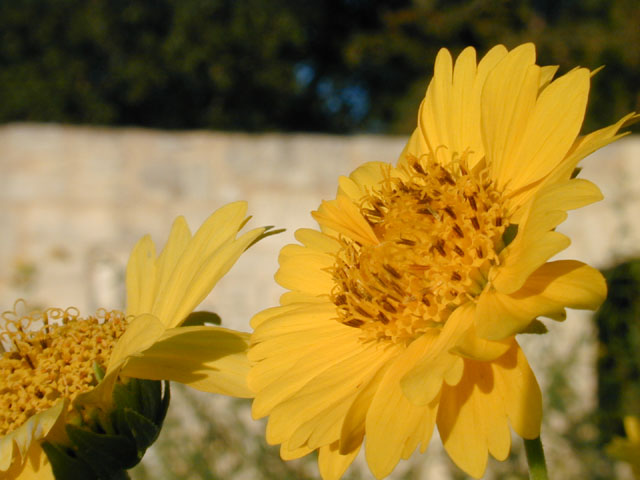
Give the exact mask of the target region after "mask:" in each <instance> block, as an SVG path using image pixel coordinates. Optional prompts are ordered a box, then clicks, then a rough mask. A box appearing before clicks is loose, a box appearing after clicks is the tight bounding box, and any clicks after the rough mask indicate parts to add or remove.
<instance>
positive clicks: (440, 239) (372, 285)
mask: <svg viewBox="0 0 640 480" xmlns="http://www.w3.org/2000/svg"><path fill="white" fill-rule="evenodd" d="M465 162H466V156H465V155H462V158H458V157H456V160H455V163H453V164H452V167H451V168H450V169H449V168H445V167H443V166H442V165H441V164H440V163H438V162H436V161H435V159H433V158H432V157H430V156H428V155H425V156H423V157H421V159H420V160H418V159H416V158H409V159H408V162H407V163H406V166H403V167H401V168H402V170H403V172H402V175H399V176H393V175H392V174H391V173H390V172H387V174H388V176H387V177H385V181H383V182H381V183H380V185H379V186H376V187H370V190H369V193H368V194H367V195H365V196H364V197H363V199H362V200H361V203H360V211H361V213H362V215H363V217H364V218H365V220H366V221H367V222H368V223H369V225H371V228H372V229H373V231H374V233H375V235H376V237H377V238H378V239H379V240H380V242H379V243H378V244H376V245H371V246H363V245H361V244H359V243H357V242H356V241H354V240H351V239H349V238H348V237H341V238H340V239H339V241H340V243H341V248H340V249H339V251H338V252H337V253H336V261H335V264H334V266H333V269H332V270H331V272H332V275H333V278H334V281H335V285H336V287H335V289H334V292H333V293H332V296H331V298H332V301H333V302H334V304H335V305H336V311H337V315H338V321H340V322H341V323H342V324H344V325H346V326H349V327H353V328H358V329H360V331H361V332H362V339H363V340H364V341H367V340H375V341H391V342H396V343H405V344H407V343H410V342H412V341H413V340H414V339H415V338H417V336H419V335H420V334H422V333H424V332H426V331H427V330H429V329H431V328H438V329H440V328H442V326H443V325H444V324H445V323H446V321H447V319H448V317H449V315H450V314H451V312H452V311H453V310H455V308H457V306H459V305H462V304H463V303H465V302H468V301H472V299H474V298H475V295H477V294H479V292H480V291H481V290H482V286H483V285H482V284H480V283H479V282H482V281H486V280H485V279H486V278H487V273H488V269H489V268H491V265H496V264H497V263H498V260H499V259H498V253H499V252H498V251H496V248H497V247H496V246H497V245H502V243H501V242H500V241H499V240H500V239H501V238H502V234H503V233H504V230H505V229H506V227H507V226H508V217H507V212H506V210H505V208H504V207H503V206H502V201H503V197H502V194H501V193H500V192H499V191H497V190H496V189H495V188H494V187H493V186H492V184H491V182H490V181H487V180H486V179H487V178H488V176H487V173H486V171H485V170H481V169H477V168H476V170H474V171H471V169H469V168H468V166H467V165H466V163H465ZM478 279H481V280H478Z"/></svg>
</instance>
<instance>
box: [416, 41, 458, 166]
mask: <svg viewBox="0 0 640 480" xmlns="http://www.w3.org/2000/svg"><path fill="white" fill-rule="evenodd" d="M451 76H452V59H451V54H450V53H449V51H448V50H447V49H445V48H442V49H440V51H439V52H438V54H437V55H436V61H435V64H434V67H433V79H432V80H431V82H430V83H429V87H428V88H427V93H426V95H425V98H424V103H423V105H422V107H421V109H420V116H419V120H418V125H419V127H420V128H421V130H422V133H423V135H424V138H425V139H426V142H427V144H428V145H429V151H430V152H435V151H436V150H437V149H438V147H440V146H441V145H444V146H447V147H448V146H449V145H450V143H451V142H450V141H449V135H448V132H450V131H451V130H452V128H451V127H452V119H451V115H450V111H451V108H450V107H451V83H452V81H451ZM423 153H426V152H423Z"/></svg>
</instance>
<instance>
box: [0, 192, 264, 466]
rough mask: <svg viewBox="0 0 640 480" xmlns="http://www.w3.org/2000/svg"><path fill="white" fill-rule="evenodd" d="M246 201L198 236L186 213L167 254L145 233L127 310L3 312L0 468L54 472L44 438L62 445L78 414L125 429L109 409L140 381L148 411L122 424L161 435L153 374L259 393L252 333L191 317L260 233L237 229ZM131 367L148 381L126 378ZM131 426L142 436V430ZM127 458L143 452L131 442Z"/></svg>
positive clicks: (160, 400)
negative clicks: (254, 385)
mask: <svg viewBox="0 0 640 480" xmlns="http://www.w3.org/2000/svg"><path fill="white" fill-rule="evenodd" d="M246 210H247V207H246V204H245V203H244V202H238V203H233V204H229V205H227V206H225V207H223V208H221V209H219V210H218V211H216V212H215V213H214V214H213V215H212V216H211V217H209V219H207V221H205V223H204V224H203V225H202V226H201V227H200V229H199V230H198V231H197V232H196V233H195V235H192V234H191V233H190V231H189V228H188V226H187V224H186V221H185V220H184V218H183V217H179V218H178V219H176V221H175V222H174V224H173V228H172V230H171V233H170V235H169V239H168V241H167V243H166V245H165V247H164V249H163V250H162V252H161V253H160V255H156V251H155V245H154V243H153V241H152V240H151V238H150V237H149V236H145V237H143V238H142V239H141V240H140V241H139V242H138V244H137V245H136V246H135V248H134V249H133V251H132V253H131V257H130V259H129V263H128V266H127V276H126V286H127V308H126V313H123V312H119V311H106V310H100V311H98V313H97V314H96V315H94V316H90V317H86V318H84V317H81V316H80V314H79V313H78V312H77V311H76V310H75V309H73V308H71V309H67V310H61V309H56V308H52V309H47V310H45V311H43V312H39V313H37V312H36V313H32V314H17V313H15V312H6V313H5V314H4V315H3V320H4V323H3V324H2V325H1V326H0V328H1V329H2V330H1V337H0V338H1V340H2V342H3V346H4V347H5V350H4V353H3V354H2V358H0V371H1V372H2V380H0V382H1V383H0V474H3V478H5V477H7V478H31V477H30V475H31V476H36V475H37V478H52V470H51V465H50V463H49V461H48V459H47V457H46V456H45V455H44V454H43V445H42V444H43V442H47V443H46V444H45V445H44V447H45V448H46V450H47V454H48V455H51V454H54V455H55V454H56V452H63V451H62V450H59V449H58V450H57V449H56V447H55V444H57V443H61V444H66V443H68V442H69V438H68V437H71V436H73V433H74V432H76V433H77V428H76V429H75V430H74V428H75V427H74V425H77V424H78V423H81V424H84V423H86V422H97V423H99V424H100V425H101V427H103V428H104V425H105V422H107V421H108V422H109V425H111V423H113V425H115V427H114V428H115V429H116V430H118V428H117V427H118V425H120V426H122V428H121V429H120V430H122V429H125V430H126V429H127V428H131V427H130V426H126V425H123V424H122V425H121V424H119V423H118V422H121V423H122V419H121V418H117V415H116V416H115V417H114V416H113V415H111V413H112V412H113V410H114V408H116V407H118V403H122V402H123V401H125V403H126V398H125V397H126V396H127V395H129V394H131V395H134V396H135V392H134V393H131V392H132V391H133V390H135V389H138V390H140V389H143V390H145V393H144V394H146V395H147V397H148V398H147V399H146V400H145V404H144V405H142V406H141V407H140V408H139V409H138V410H140V412H141V413H145V414H147V417H148V421H147V420H145V419H140V418H139V416H136V415H137V414H136V415H133V414H131V413H126V414H125V416H126V415H128V417H127V418H126V419H125V420H126V421H124V423H127V422H129V423H130V422H131V421H136V422H139V423H138V424H137V428H138V430H140V429H142V428H143V427H144V428H145V429H146V430H145V431H146V432H152V433H153V434H154V435H156V436H157V431H156V427H157V424H158V423H161V421H162V418H163V417H164V411H166V405H165V404H166V403H167V402H168V397H167V395H166V394H167V392H165V393H164V394H163V393H162V388H161V387H160V385H159V384H157V382H150V383H149V382H148V383H144V381H145V380H174V381H178V382H181V383H184V384H187V385H190V386H192V387H194V388H197V389H200V390H205V391H210V392H216V393H223V394H227V395H233V396H239V397H248V396H251V392H250V390H249V389H248V387H247V385H246V376H247V372H248V369H249V365H248V361H247V359H246V349H247V344H248V334H244V333H239V332H235V331H232V330H227V329H225V328H221V327H216V326H211V325H204V323H203V322H202V321H201V320H202V319H204V320H207V318H209V317H207V316H206V315H200V316H199V317H198V318H196V319H194V317H193V316H191V317H190V314H191V313H192V311H193V310H194V309H195V308H196V307H197V306H198V304H199V303H200V302H202V300H204V298H205V297H206V296H207V295H208V294H209V292H210V291H211V289H212V288H213V287H214V285H215V284H216V283H217V281H218V280H219V279H220V278H221V277H222V276H223V275H224V274H225V273H226V272H227V271H228V270H229V269H230V268H231V266H232V265H233V264H234V263H235V261H236V260H237V259H238V258H239V256H240V255H241V254H242V252H243V251H244V250H246V248H247V247H248V246H249V245H251V244H252V243H253V242H254V241H256V240H257V239H258V238H260V236H261V235H263V234H264V231H265V229H263V228H258V229H254V230H251V231H249V232H247V233H244V234H242V235H240V236H238V232H239V230H240V229H241V228H242V227H243V226H244V224H245V223H246V221H247V218H246ZM186 320H188V322H187V323H188V324H189V325H188V326H187V325H184V324H185V321H186ZM105 370H106V374H104V371H105ZM128 378H133V379H145V380H141V382H142V383H139V384H136V385H133V384H131V385H132V386H131V387H127V386H128V385H129V382H128V381H127V379H128ZM154 384H157V386H156V385H154ZM127 388H129V391H128V390H127ZM114 389H115V390H117V395H114ZM132 389H133V390H132ZM116 397H117V398H116ZM156 397H157V399H156ZM123 398H124V400H123ZM149 402H151V403H149ZM154 402H155V403H154ZM114 404H115V405H114ZM128 407H129V410H131V406H130V405H129V406H128ZM134 410H135V408H134ZM133 417H135V418H133ZM154 423H155V424H156V425H155V427H154V425H153V424H154ZM69 424H71V427H70V426H69ZM69 428H71V430H69ZM106 429H107V430H108V429H109V428H108V427H107V428H106ZM108 433H111V434H115V433H118V434H122V432H121V431H120V432H115V433H114V432H108ZM129 433H131V432H129ZM134 433H136V432H134ZM79 435H83V433H82V432H80V433H79ZM85 436H86V434H85ZM152 436H153V435H152ZM134 437H135V441H136V443H138V442H139V441H140V435H138V436H137V437H136V436H135V435H134ZM154 438H155V437H154ZM71 440H74V441H75V438H72V439H71ZM151 440H153V438H152V439H151ZM47 444H54V447H47ZM147 446H148V444H145V445H143V448H146V447H147ZM134 447H135V445H134ZM63 450H64V449H63ZM138 450H140V445H138ZM62 454H63V455H64V452H63V453H62ZM129 460H131V461H132V462H135V461H137V460H139V458H137V459H136V458H135V450H134V458H133V459H127V461H129ZM51 462H52V463H55V462H54V460H51ZM85 466H86V465H85ZM55 467H56V465H55V464H54V470H55ZM127 468H128V467H127Z"/></svg>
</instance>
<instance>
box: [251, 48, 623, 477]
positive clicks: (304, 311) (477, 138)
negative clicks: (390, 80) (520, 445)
mask: <svg viewBox="0 0 640 480" xmlns="http://www.w3.org/2000/svg"><path fill="white" fill-rule="evenodd" d="M556 70H557V67H540V66H538V65H536V64H535V48H534V46H533V45H532V44H526V45H522V46H520V47H518V48H515V49H514V50H512V51H510V52H509V51H507V49H506V48H505V47H503V46H497V47H495V48H493V49H492V50H491V51H489V53H487V55H486V56H485V57H484V58H483V59H482V60H481V61H480V62H479V63H476V54H475V50H474V49H473V48H467V49H466V50H464V51H463V52H462V53H461V54H460V56H459V57H458V59H457V61H456V62H455V65H454V64H453V61H452V58H451V55H450V54H449V52H448V51H447V50H444V49H443V50H441V51H440V52H439V54H438V56H437V58H436V62H435V71H434V77H433V80H432V81H431V83H430V84H429V87H428V90H427V93H426V97H425V99H424V101H423V102H422V105H421V107H420V112H419V117H418V128H417V129H416V130H415V131H414V133H413V135H412V136H411V138H410V140H409V142H408V144H407V146H406V147H405V149H404V151H403V152H402V154H401V156H400V159H399V161H398V164H397V166H392V165H390V164H386V163H380V162H369V163H365V164H364V165H362V166H360V167H359V168H357V169H356V170H355V171H354V172H353V173H351V175H350V176H349V177H348V178H347V177H341V178H340V180H339V188H338V193H337V196H336V199H335V200H331V201H327V202H323V203H322V205H321V206H320V208H319V209H318V211H317V212H314V213H313V216H314V218H315V219H316V220H317V221H318V223H319V224H320V227H321V232H318V231H315V230H309V229H302V230H298V232H297V233H296V238H297V239H298V240H299V241H300V242H301V243H302V245H288V246H286V247H284V249H283V250H282V251H281V254H280V269H279V271H278V272H277V274H276V280H277V281H278V282H279V283H280V284H281V285H282V286H284V287H285V288H287V289H289V290H290V292H287V293H285V294H284V295H283V296H282V298H281V301H280V303H281V306H280V307H275V308H272V309H269V310H265V311H263V312H261V313H259V314H258V315H256V316H255V317H254V318H253V319H252V326H253V328H254V329H255V331H254V333H253V335H252V337H251V348H250V352H249V359H250V360H251V362H252V369H251V372H250V374H249V386H250V387H251V388H252V389H253V390H254V391H255V392H256V398H255V400H254V403H253V415H254V417H256V418H260V417H264V416H267V415H268V416H269V421H268V424H267V431H266V436H267V441H268V442H269V443H271V444H281V448H280V453H281V456H282V458H283V459H285V460H286V459H292V458H297V457H301V456H303V455H306V454H308V453H310V452H312V451H314V450H319V457H318V463H319V467H320V472H321V474H322V477H323V478H325V479H334V478H339V477H340V476H341V475H342V474H343V472H344V471H345V469H346V468H347V467H348V466H349V464H350V463H351V462H352V461H353V459H354V458H355V456H356V454H357V453H358V451H359V449H360V446H361V444H362V443H363V442H366V459H367V462H368V464H369V467H370V468H371V470H372V472H373V474H374V475H375V476H376V477H377V478H382V477H385V476H386V475H388V474H389V473H390V472H391V471H392V470H393V469H394V468H395V466H396V464H397V463H398V461H399V460H400V459H401V458H408V457H409V456H410V455H411V454H412V453H413V452H414V450H416V448H417V447H418V446H420V451H421V452H424V451H425V450H426V448H427V445H428V444H429V441H430V439H431V436H432V432H433V428H434V426H435V425H437V427H438V430H439V433H440V437H441V439H442V442H443V444H444V448H445V450H446V451H447V452H448V454H449V456H450V457H451V458H452V459H453V461H454V462H455V463H456V464H457V465H458V466H459V467H460V468H462V469H463V470H464V471H466V472H467V473H469V474H470V475H472V476H474V477H480V476H482V475H483V473H484V471H485V467H486V464H487V458H488V454H491V455H492V456H494V457H495V458H497V459H499V460H504V459H505V458H506V457H507V456H508V454H509V451H510V447H511V432H510V428H509V426H511V428H513V429H514V430H515V431H516V433H518V435H520V436H521V437H524V438H527V439H533V438H536V437H537V436H539V433H540V423H541V415H542V406H541V394H540V390H539V387H538V384H537V382H536V379H535V376H534V374H533V372H532V371H531V369H530V367H529V365H528V363H527V360H526V358H525V356H524V353H523V352H522V350H521V349H520V346H519V345H518V342H517V341H516V339H515V334H517V333H520V332H524V331H527V330H528V329H529V330H534V329H538V330H539V329H541V328H542V327H541V324H539V323H532V322H534V321H535V319H536V317H538V316H546V317H549V318H552V319H554V320H562V319H564V318H565V307H571V308H581V309H595V308H597V307H598V305H599V304H600V303H601V302H602V300H603V299H604V297H605V293H606V286H605V282H604V279H603V278H602V276H601V275H600V273H599V272H598V271H597V270H595V269H593V268H591V267H589V266H587V265H585V264H583V263H580V262H577V261H569V260H561V261H555V262H547V260H549V259H550V258H551V257H552V256H553V255H555V254H556V253H558V252H559V251H561V250H563V249H564V248H566V247H567V246H568V245H569V239H568V238H567V237H566V236H564V235H563V234H561V233H559V232H556V231H555V228H556V227H557V226H558V225H559V224H560V223H561V222H562V221H563V220H564V219H565V218H566V217H567V213H566V212H567V210H571V209H574V208H579V207H582V206H584V205H587V204H589V203H592V202H595V201H597V200H600V199H601V198H602V195H601V193H600V191H599V190H598V188H597V187H596V186H595V185H594V184H592V183H591V182H589V181H587V180H581V179H575V178H572V177H573V175H572V174H573V172H574V169H575V168H576V165H577V163H578V161H579V160H580V159H582V158H583V157H585V156H586V155H588V154H590V153H592V152H593V151H594V150H596V149H598V148H600V147H602V146H604V145H606V144H608V143H610V142H612V141H614V140H615V139H616V138H619V135H617V132H618V130H619V129H620V128H621V127H622V126H623V125H624V124H625V123H626V122H628V121H630V120H631V119H632V118H633V115H629V116H627V117H625V118H623V119H622V120H620V121H619V122H617V123H616V124H615V125H612V126H610V127H606V128H603V129H602V130H598V131H596V132H593V133H591V134H589V135H587V136H584V137H577V135H578V133H579V131H580V127H581V124H582V120H583V117H584V113H585V108H586V104H587V97H588V92H589V79H590V75H591V74H590V72H589V71H588V70H587V69H584V68H577V69H575V70H572V71H571V72H569V73H567V74H566V75H563V76H562V77H560V78H558V79H556V80H553V77H554V74H555V72H556ZM536 322H537V321H536Z"/></svg>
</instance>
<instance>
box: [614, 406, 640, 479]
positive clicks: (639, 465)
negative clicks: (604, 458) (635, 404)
mask: <svg viewBox="0 0 640 480" xmlns="http://www.w3.org/2000/svg"><path fill="white" fill-rule="evenodd" d="M624 431H625V432H626V434H627V438H620V437H617V438H614V439H613V441H612V442H611V443H610V444H609V445H607V453H608V454H609V455H611V456H612V457H614V458H617V459H618V460H622V461H623V462H627V463H628V464H629V465H630V466H631V470H632V471H633V477H634V478H636V479H640V419H638V417H632V416H627V417H624Z"/></svg>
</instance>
